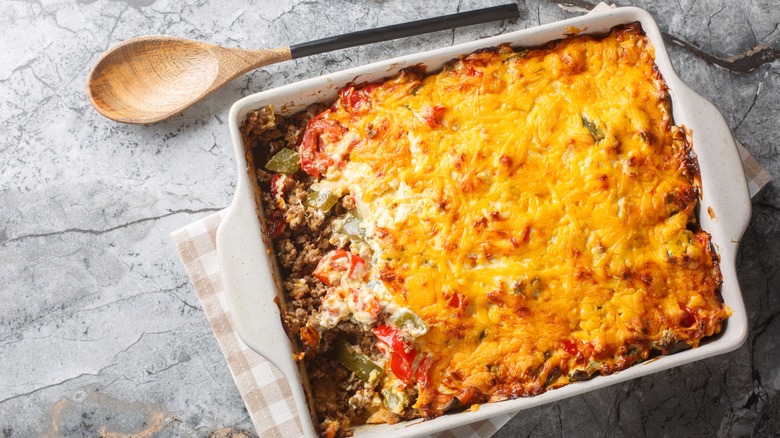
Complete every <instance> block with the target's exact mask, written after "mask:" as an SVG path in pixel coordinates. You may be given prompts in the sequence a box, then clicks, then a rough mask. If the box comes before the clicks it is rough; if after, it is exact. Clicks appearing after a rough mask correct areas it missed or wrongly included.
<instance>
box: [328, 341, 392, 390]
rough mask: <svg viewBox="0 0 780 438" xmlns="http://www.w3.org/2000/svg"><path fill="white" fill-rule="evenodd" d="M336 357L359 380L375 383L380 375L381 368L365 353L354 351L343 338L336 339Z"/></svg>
mask: <svg viewBox="0 0 780 438" xmlns="http://www.w3.org/2000/svg"><path fill="white" fill-rule="evenodd" d="M336 359H338V361H339V362H340V363H341V364H342V365H344V366H345V367H346V368H347V369H348V370H350V371H352V372H353V373H355V375H356V376H358V377H360V379H361V380H363V381H366V382H368V383H370V384H371V385H376V384H377V382H379V378H380V377H381V376H382V372H383V370H382V368H381V367H380V366H379V365H377V364H376V363H374V361H372V360H371V359H369V358H368V356H366V355H365V354H362V353H359V352H357V351H355V348H354V347H352V346H351V345H349V344H347V342H346V341H344V340H343V339H338V340H336Z"/></svg>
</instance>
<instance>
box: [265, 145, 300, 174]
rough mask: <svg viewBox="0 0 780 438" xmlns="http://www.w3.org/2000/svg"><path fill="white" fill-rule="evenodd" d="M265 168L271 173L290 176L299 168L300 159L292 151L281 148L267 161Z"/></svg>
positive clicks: (296, 153)
mask: <svg viewBox="0 0 780 438" xmlns="http://www.w3.org/2000/svg"><path fill="white" fill-rule="evenodd" d="M265 168H266V169H268V170H270V171H271V172H276V173H283V174H285V175H292V174H293V173H295V172H297V171H298V169H300V168H301V157H299V156H298V152H295V151H294V150H292V149H288V148H283V149H282V150H281V151H279V152H277V153H276V155H274V156H273V157H271V159H270V160H268V164H266V165H265Z"/></svg>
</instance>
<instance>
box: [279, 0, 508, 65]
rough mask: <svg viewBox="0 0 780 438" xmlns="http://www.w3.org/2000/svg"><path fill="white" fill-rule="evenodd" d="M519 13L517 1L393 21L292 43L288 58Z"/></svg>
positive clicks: (482, 21) (499, 18) (497, 18)
mask: <svg viewBox="0 0 780 438" xmlns="http://www.w3.org/2000/svg"><path fill="white" fill-rule="evenodd" d="M519 16H520V11H519V10H518V9H517V4H515V3H511V4H508V5H502V6H494V7H492V8H485V9H477V10H474V11H468V12H460V13H457V14H451V15H445V16H442V17H436V18H428V19H426V20H419V21H412V22H410V23H402V24H394V25H391V26H385V27H378V28H376V29H369V30H361V31H357V32H352V33H348V34H344V35H338V36H332V37H328V38H323V39H320V40H314V41H309V42H307V43H300V44H293V45H291V46H290V54H291V55H292V59H296V58H303V57H304V56H310V55H316V54H318V53H324V52H330V51H331V50H338V49H344V48H347V47H355V46H362V45H364V44H371V43H376V42H379V41H389V40H394V39H396V38H404V37H409V36H414V35H420V34H423V33H429V32H437V31H440V30H445V29H452V28H454V27H461V26H470V25H472V24H479V23H485V22H488V21H495V20H508V19H512V18H517V17H519Z"/></svg>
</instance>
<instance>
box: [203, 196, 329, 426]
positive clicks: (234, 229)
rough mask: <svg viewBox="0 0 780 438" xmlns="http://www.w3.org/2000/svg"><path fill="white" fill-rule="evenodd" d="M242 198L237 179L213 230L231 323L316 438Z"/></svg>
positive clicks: (258, 237) (270, 277)
mask: <svg viewBox="0 0 780 438" xmlns="http://www.w3.org/2000/svg"><path fill="white" fill-rule="evenodd" d="M246 197H253V194H252V193H250V190H249V189H248V188H247V187H246V185H245V184H242V183H241V181H240V182H239V185H238V187H237V188H236V194H235V197H234V199H233V203H232V204H231V205H230V207H228V209H227V210H226V211H225V213H224V215H223V218H222V221H221V222H220V225H219V228H218V229H217V239H216V241H217V255H218V257H219V264H220V271H221V274H222V281H223V285H224V288H225V292H226V294H225V295H226V298H227V304H228V308H229V311H230V314H231V315H230V316H231V317H230V319H231V322H232V323H233V326H234V327H235V330H236V332H237V333H238V335H239V337H240V338H241V340H242V341H243V342H244V343H245V344H246V345H247V346H248V347H249V348H251V349H252V350H254V351H255V352H257V353H258V354H260V355H261V356H263V357H264V358H265V359H267V360H268V361H269V362H270V363H271V364H273V365H274V366H276V368H277V369H278V370H279V371H280V372H281V373H282V375H283V376H284V378H285V380H286V382H287V383H288V384H289V386H290V391H291V393H292V396H293V399H294V400H295V409H296V411H297V414H298V415H297V418H299V419H300V420H301V427H302V428H303V433H304V435H305V436H317V434H316V432H315V429H314V423H313V422H312V418H311V412H312V410H311V409H309V406H310V404H309V400H308V398H307V395H306V392H305V390H304V385H306V386H308V381H307V379H306V375H305V373H301V371H300V369H299V367H298V365H297V363H296V362H295V361H294V360H293V359H292V355H293V353H294V351H293V346H292V343H291V342H290V339H289V338H288V337H287V334H286V332H285V330H284V329H283V327H282V324H281V321H282V319H281V314H280V311H279V305H278V304H277V300H278V295H277V291H276V281H277V278H276V276H275V273H274V270H273V261H272V259H271V256H270V250H267V251H264V250H263V249H262V248H261V247H260V245H258V244H257V242H260V241H262V240H263V236H262V233H261V230H260V228H259V227H258V226H257V216H256V214H257V212H256V211H255V210H254V209H253V208H251V206H252V205H253V204H254V202H253V201H252V202H246V201H244V202H237V200H239V199H242V198H246ZM293 415H294V416H295V412H293Z"/></svg>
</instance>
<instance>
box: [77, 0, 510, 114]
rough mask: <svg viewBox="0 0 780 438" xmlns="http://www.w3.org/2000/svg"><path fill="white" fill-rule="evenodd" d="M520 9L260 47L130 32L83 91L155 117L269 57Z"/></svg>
mask: <svg viewBox="0 0 780 438" xmlns="http://www.w3.org/2000/svg"><path fill="white" fill-rule="evenodd" d="M519 15H520V14H519V11H518V9H517V5H516V4H514V3H512V4H508V5H503V6H495V7H492V8H486V9H478V10H474V11H468V12H461V13H458V14H452V15H446V16H443V17H437V18H430V19H427V20H420V21H414V22H411V23H404V24H396V25H392V26H386V27H380V28H377V29H370V30H364V31H359V32H353V33H349V34H345V35H340V36H335V37H330V38H324V39H321V40H316V41H311V42H308V43H301V44H293V45H291V46H290V47H280V48H277V49H266V50H243V49H232V48H226V47H220V46H215V45H212V44H206V43H201V42H197V41H192V40H186V39H181V38H172V37H165V36H144V37H138V38H132V39H129V40H127V41H124V42H122V43H120V44H118V45H116V46H114V47H113V48H111V49H109V50H108V51H107V52H106V53H104V54H103V56H102V57H101V58H100V59H99V60H98V62H97V63H96V64H95V67H93V69H92V72H91V73H90V74H89V78H88V79H87V97H88V98H89V101H90V103H92V106H93V107H95V109H96V110H97V111H98V112H99V113H100V114H102V115H104V116H106V117H108V118H109V119H112V120H116V121H118V122H124V123H154V122H159V121H160V120H165V119H167V118H169V117H171V116H173V115H175V114H178V113H180V112H181V111H183V110H184V109H186V108H188V107H190V106H191V105H193V104H194V103H196V102H198V101H199V100H201V99H202V98H204V97H205V96H207V95H208V94H209V93H211V92H212V91H214V90H216V89H217V88H219V87H221V86H223V85H224V84H225V83H227V82H229V81H230V80H232V79H234V78H236V77H237V76H239V75H242V74H244V73H246V72H248V71H250V70H254V69H256V68H259V67H263V66H266V65H269V64H274V63H277V62H282V61H287V60H290V59H296V58H302V57H304V56H309V55H314V54H317V53H323V52H327V51H331V50H337V49H343V48H346V47H353V46H359V45H363V44H370V43H375V42H379V41H387V40H391V39H396V38H402V37H407V36H413V35H419V34H423V33H428V32H436V31H439V30H445V29H450V28H453V27H460V26H468V25H472V24H477V23H484V22H487V21H493V20H502V19H512V18H517V17H518V16H519Z"/></svg>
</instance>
